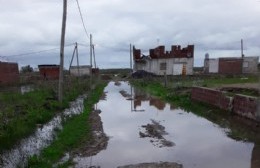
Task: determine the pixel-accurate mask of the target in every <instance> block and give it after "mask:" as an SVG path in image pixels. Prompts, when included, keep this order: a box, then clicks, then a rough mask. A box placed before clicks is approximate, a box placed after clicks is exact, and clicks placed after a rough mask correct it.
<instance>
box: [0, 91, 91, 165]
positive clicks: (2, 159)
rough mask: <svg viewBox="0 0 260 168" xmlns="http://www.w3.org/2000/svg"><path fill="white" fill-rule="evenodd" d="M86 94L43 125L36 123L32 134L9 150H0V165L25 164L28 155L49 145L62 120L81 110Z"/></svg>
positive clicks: (60, 126) (36, 152) (60, 127)
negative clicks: (36, 125) (35, 128)
mask: <svg viewBox="0 0 260 168" xmlns="http://www.w3.org/2000/svg"><path fill="white" fill-rule="evenodd" d="M85 97H86V95H82V96H79V97H78V98H77V99H76V100H75V101H73V102H71V103H70V107H69V108H68V109H65V110H64V112H63V113H60V114H58V115H57V116H56V117H54V118H53V119H52V120H51V121H49V122H48V123H46V124H44V125H38V128H37V130H36V131H35V133H34V134H32V135H31V136H29V137H28V138H25V139H22V140H21V141H20V142H19V143H17V144H16V145H15V146H14V147H13V148H12V149H11V150H7V151H1V153H0V167H7V168H14V167H24V166H26V163H27V160H28V158H29V157H30V156H33V155H35V154H39V152H40V150H42V149H43V148H45V147H46V146H48V145H50V143H51V142H52V141H53V140H54V139H55V136H56V133H57V131H58V130H61V129H62V122H64V121H65V120H66V119H68V118H69V117H71V116H73V115H77V114H80V113H82V112H83V100H84V98H85Z"/></svg>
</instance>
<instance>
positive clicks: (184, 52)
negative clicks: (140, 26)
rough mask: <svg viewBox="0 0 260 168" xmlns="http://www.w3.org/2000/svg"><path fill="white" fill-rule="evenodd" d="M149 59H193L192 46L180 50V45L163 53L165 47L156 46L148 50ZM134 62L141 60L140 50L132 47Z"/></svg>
mask: <svg viewBox="0 0 260 168" xmlns="http://www.w3.org/2000/svg"><path fill="white" fill-rule="evenodd" d="M149 52H150V55H149V57H150V58H151V59H165V58H193V57H194V45H188V46H187V47H185V48H181V46H180V45H173V46H172V47H171V51H165V46H158V47H156V48H154V49H150V50H149ZM133 55H134V60H135V61H138V60H142V59H143V57H142V56H141V50H140V49H136V48H135V46H134V47H133Z"/></svg>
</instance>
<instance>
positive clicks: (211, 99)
mask: <svg viewBox="0 0 260 168" xmlns="http://www.w3.org/2000/svg"><path fill="white" fill-rule="evenodd" d="M191 99H192V100H196V101H200V102H204V103H207V104H210V105H213V106H216V107H218V108H220V109H223V110H226V111H231V112H233V113H235V114H238V115H240V116H243V117H245V118H249V119H252V120H255V121H258V122H260V114H259V113H260V112H259V111H258V108H259V107H258V99H257V98H256V97H251V96H246V95H239V94H237V95H235V96H234V97H233V98H231V97H228V96H226V95H225V92H222V91H219V90H214V89H209V88H204V87H193V88H192V91H191Z"/></svg>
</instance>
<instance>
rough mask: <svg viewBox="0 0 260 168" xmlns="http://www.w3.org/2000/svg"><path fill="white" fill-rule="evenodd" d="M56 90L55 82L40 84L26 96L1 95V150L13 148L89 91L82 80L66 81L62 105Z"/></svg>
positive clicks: (18, 94) (14, 94)
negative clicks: (80, 95) (85, 91)
mask: <svg viewBox="0 0 260 168" xmlns="http://www.w3.org/2000/svg"><path fill="white" fill-rule="evenodd" d="M55 87H56V85H55V84H54V83H52V82H48V83H46V84H45V83H43V84H38V85H37V86H36V89H35V90H34V91H32V92H29V93H26V94H24V95H22V94H20V93H1V94H0V151H2V150H5V149H9V148H11V147H12V146H13V145H14V144H15V143H16V142H17V141H19V140H20V139H21V138H24V137H26V136H28V135H30V134H31V133H32V132H33V131H34V130H35V129H36V128H37V124H44V123H46V122H47V121H49V120H50V119H51V118H52V117H53V116H54V115H55V114H56V113H58V112H60V111H61V110H62V109H65V108H66V107H68V105H69V102H70V101H72V100H74V99H75V98H76V97H77V96H78V95H79V94H82V92H83V91H84V90H87V89H88V88H89V87H88V86H87V84H86V82H83V81H77V80H72V81H67V83H66V86H64V100H63V103H59V102H58V100H57V89H56V88H55Z"/></svg>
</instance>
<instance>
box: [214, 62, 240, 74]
mask: <svg viewBox="0 0 260 168" xmlns="http://www.w3.org/2000/svg"><path fill="white" fill-rule="evenodd" d="M242 64H243V60H242V59H240V58H239V59H238V58H219V68H218V69H219V73H220V74H232V75H236V74H242Z"/></svg>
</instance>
